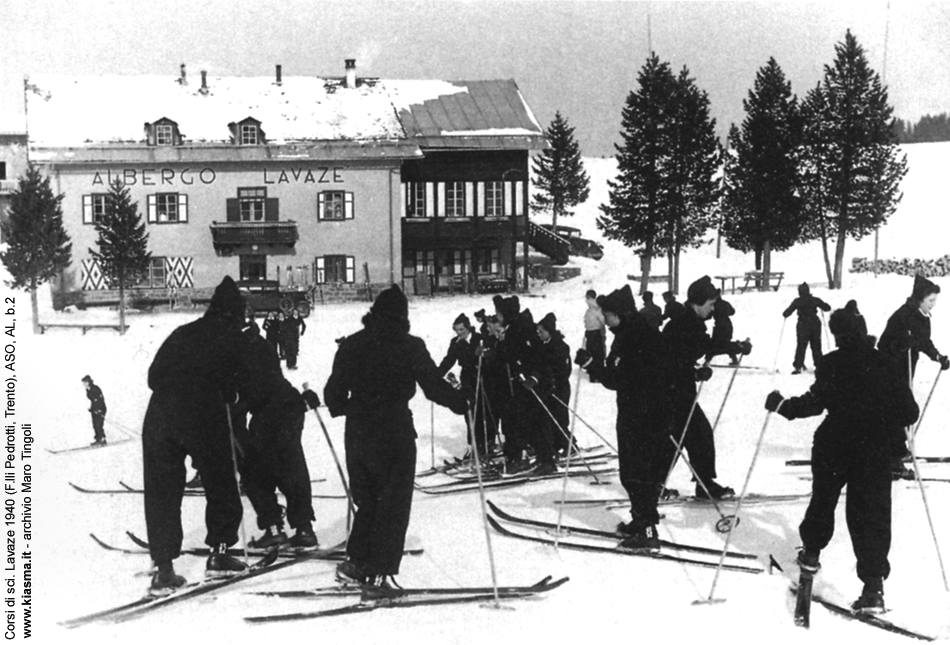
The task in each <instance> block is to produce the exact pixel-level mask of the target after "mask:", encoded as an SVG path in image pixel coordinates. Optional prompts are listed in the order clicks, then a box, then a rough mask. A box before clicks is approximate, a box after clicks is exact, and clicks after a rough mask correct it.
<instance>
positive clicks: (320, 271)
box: [315, 258, 327, 284]
mask: <svg viewBox="0 0 950 645" xmlns="http://www.w3.org/2000/svg"><path fill="white" fill-rule="evenodd" d="M326 281H327V278H326V263H325V261H324V259H323V258H317V275H316V276H315V282H316V283H317V284H324V283H325V282H326Z"/></svg>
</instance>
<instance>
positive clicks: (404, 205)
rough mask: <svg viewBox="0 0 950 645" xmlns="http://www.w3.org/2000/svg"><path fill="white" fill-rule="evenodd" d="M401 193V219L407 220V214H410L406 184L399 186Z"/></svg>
mask: <svg viewBox="0 0 950 645" xmlns="http://www.w3.org/2000/svg"><path fill="white" fill-rule="evenodd" d="M399 193H400V195H401V196H402V212H401V213H399V218H400V219H405V217H406V213H408V212H409V202H408V201H407V200H408V199H409V191H408V190H406V184H402V183H401V184H399Z"/></svg>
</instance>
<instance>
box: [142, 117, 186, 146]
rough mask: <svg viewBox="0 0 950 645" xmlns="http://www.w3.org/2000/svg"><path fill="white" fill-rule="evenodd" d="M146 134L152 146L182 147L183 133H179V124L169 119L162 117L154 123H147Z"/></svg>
mask: <svg viewBox="0 0 950 645" xmlns="http://www.w3.org/2000/svg"><path fill="white" fill-rule="evenodd" d="M145 134H146V136H147V137H148V145H150V146H180V145H181V132H179V131H178V124H177V123H175V122H174V121H172V120H171V119H169V118H167V117H162V118H161V119H158V120H157V121H155V122H154V123H146V124H145Z"/></svg>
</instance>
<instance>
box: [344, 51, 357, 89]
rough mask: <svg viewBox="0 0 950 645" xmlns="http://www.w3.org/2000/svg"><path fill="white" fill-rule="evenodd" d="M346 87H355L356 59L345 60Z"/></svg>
mask: <svg viewBox="0 0 950 645" xmlns="http://www.w3.org/2000/svg"><path fill="white" fill-rule="evenodd" d="M345 86H346V87H356V59H355V58H347V59H346V83H345Z"/></svg>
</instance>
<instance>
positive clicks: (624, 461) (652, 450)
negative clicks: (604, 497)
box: [617, 410, 678, 527]
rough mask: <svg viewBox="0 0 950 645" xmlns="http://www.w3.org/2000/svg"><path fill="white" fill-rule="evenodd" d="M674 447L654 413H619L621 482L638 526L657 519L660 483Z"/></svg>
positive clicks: (626, 411)
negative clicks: (652, 414)
mask: <svg viewBox="0 0 950 645" xmlns="http://www.w3.org/2000/svg"><path fill="white" fill-rule="evenodd" d="M677 438H678V437H677ZM675 450H676V448H675V447H674V446H673V442H672V441H670V432H669V426H668V425H664V424H663V423H662V422H661V421H659V420H658V419H657V417H656V416H652V417H651V416H650V415H648V414H646V412H645V411H630V410H623V411H622V412H618V419H617V451H618V458H619V462H620V463H619V466H620V484H621V485H622V486H623V488H624V490H625V491H627V496H628V497H629V498H630V517H631V519H632V521H633V523H634V524H635V525H637V527H643V526H652V525H655V524H658V523H659V521H660V514H659V512H658V511H657V502H658V501H659V492H660V488H659V486H660V484H662V483H663V479H664V478H665V477H666V471H667V469H668V468H669V466H670V461H671V460H672V459H673V453H674V452H675Z"/></svg>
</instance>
